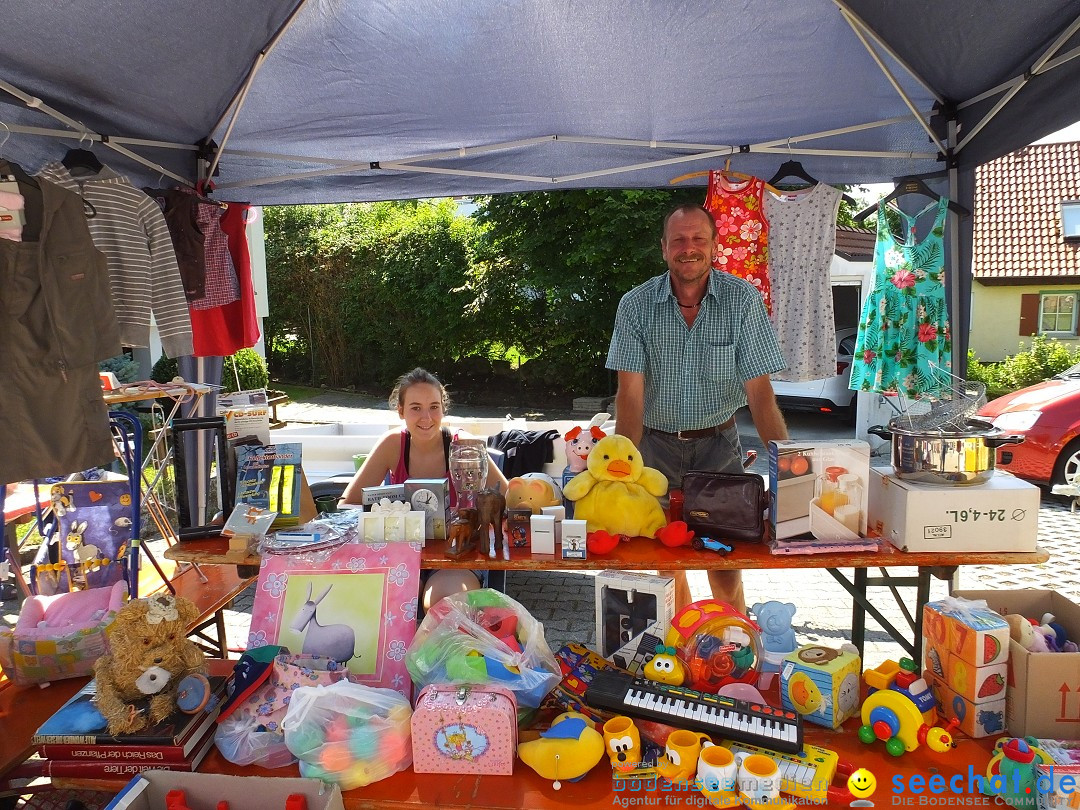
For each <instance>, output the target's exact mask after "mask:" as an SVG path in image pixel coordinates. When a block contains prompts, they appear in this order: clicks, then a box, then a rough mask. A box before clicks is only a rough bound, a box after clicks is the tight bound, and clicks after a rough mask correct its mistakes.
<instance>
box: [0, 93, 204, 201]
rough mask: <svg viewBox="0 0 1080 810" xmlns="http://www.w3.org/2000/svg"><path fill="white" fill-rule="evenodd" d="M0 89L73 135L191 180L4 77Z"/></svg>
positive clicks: (184, 181) (169, 174)
mask: <svg viewBox="0 0 1080 810" xmlns="http://www.w3.org/2000/svg"><path fill="white" fill-rule="evenodd" d="M0 90H5V91H7V92H8V93H9V94H10V95H13V96H15V98H17V99H19V101H21V102H22V103H23V104H25V105H26V106H27V107H29V108H30V109H32V110H41V111H42V112H43V113H45V114H46V115H48V116H50V117H52V118H55V119H56V120H57V121H59V122H60V123H62V124H67V125H68V126H69V127H71V129H72V130H73V131H72V133H71V134H72V136H80V135H89V136H90V137H91V138H92V137H94V136H97V138H98V140H101V142H102V143H103V144H104V145H105V146H107V147H109V148H110V149H112V150H113V151H114V152H119V153H120V154H121V155H124V156H126V157H129V158H131V159H132V160H134V161H136V162H137V163H141V164H143V165H144V166H146V167H147V168H150V169H153V170H154V171H155V172H160V173H161V174H164V175H168V176H169V177H171V178H173V179H174V180H177V181H179V182H181V183H184V184H185V185H186V184H187V183H188V182H189V181H188V180H187V178H184V177H181V176H180V175H178V174H173V173H172V172H170V171H169V170H168V169H166V168H165V167H164V166H159V165H158V164H157V163H154V161H152V160H148V159H147V158H144V157H143V156H142V155H138V154H136V153H135V152H132V151H131V150H130V149H128V148H127V147H124V146H121V145H120V144H118V143H112V142H111V141H106V140H102V138H101V135H99V134H98V133H96V132H93V131H91V130H89V129H87V128H86V127H85V126H83V125H82V123H81V122H79V121H76V120H75V119H74V118H69V117H68V116H66V115H64V114H63V113H62V112H60V111H59V110H54V109H53V108H52V107H50V106H49V105H48V104H46V103H45V102H44V101H42V100H41V99H40V98H37V97H35V96H32V95H30V94H29V93H24V92H23V91H22V90H20V89H19V88H18V87H16V86H15V85H13V84H10V83H9V82H6V81H4V80H3V79H0Z"/></svg>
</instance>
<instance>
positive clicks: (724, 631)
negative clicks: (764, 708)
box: [665, 599, 762, 694]
mask: <svg viewBox="0 0 1080 810" xmlns="http://www.w3.org/2000/svg"><path fill="white" fill-rule="evenodd" d="M665 646H668V647H674V648H675V649H676V650H677V652H678V657H679V660H680V661H682V663H683V665H684V666H685V667H686V676H687V677H686V681H685V682H684V685H686V686H689V687H690V688H691V689H696V690H698V691H699V692H711V693H713V694H715V693H716V692H717V690H719V689H720V687H722V686H725V685H727V684H731V683H756V682H757V678H758V672H759V670H760V668H761V660H762V652H761V630H760V628H759V627H758V626H757V625H756V624H755V623H754V622H752V621H751V620H750V619H748V618H747V617H746V616H745V615H743V614H742V613H740V612H739V611H737V610H735V608H733V607H732V606H731V605H729V604H727V603H726V602H720V601H717V600H715V599H704V600H702V601H700V602H694V603H692V604H690V605H687V606H686V607H685V608H683V609H682V610H680V611H679V612H678V613H677V614H676V615H675V618H674V619H672V621H671V629H670V630H668V634H667V641H666V645H665Z"/></svg>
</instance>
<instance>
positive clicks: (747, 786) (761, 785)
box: [739, 754, 780, 804]
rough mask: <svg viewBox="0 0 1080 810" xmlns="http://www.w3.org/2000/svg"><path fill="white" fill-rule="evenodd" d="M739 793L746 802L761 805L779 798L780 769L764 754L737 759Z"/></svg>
mask: <svg viewBox="0 0 1080 810" xmlns="http://www.w3.org/2000/svg"><path fill="white" fill-rule="evenodd" d="M739 792H740V793H742V794H743V797H744V799H745V800H746V801H747V802H752V803H755V804H761V803H766V802H772V801H775V800H776V799H777V798H778V797H779V796H780V768H779V766H777V764H776V760H774V759H773V758H772V757H767V756H765V755H764V754H749V755H747V756H740V757H739Z"/></svg>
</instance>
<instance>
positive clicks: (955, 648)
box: [923, 597, 1009, 667]
mask: <svg viewBox="0 0 1080 810" xmlns="http://www.w3.org/2000/svg"><path fill="white" fill-rule="evenodd" d="M923 638H924V639H925V640H926V645H927V646H928V647H930V646H933V647H934V648H935V649H937V650H939V652H947V653H948V654H949V655H954V656H956V657H957V658H959V659H961V660H963V661H966V662H967V663H968V664H970V665H972V666H975V667H985V666H989V665H997V664H1004V663H1005V662H1006V661H1008V660H1009V625H1008V624H1007V623H1006V622H1005V620H1004V619H1003V618H1002V617H1001V616H1000V615H999V614H998V613H995V612H994V611H993V610H990V609H989V608H987V607H983V606H982V605H980V604H979V603H978V602H973V601H970V600H967V599H957V598H954V597H950V598H948V599H942V600H940V601H938V602H929V603H928V604H926V605H925V606H924V607H923Z"/></svg>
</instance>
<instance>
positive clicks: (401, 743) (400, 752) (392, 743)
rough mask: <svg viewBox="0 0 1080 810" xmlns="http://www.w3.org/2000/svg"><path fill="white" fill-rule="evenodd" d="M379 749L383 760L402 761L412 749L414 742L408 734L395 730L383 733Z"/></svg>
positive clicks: (380, 757)
mask: <svg viewBox="0 0 1080 810" xmlns="http://www.w3.org/2000/svg"><path fill="white" fill-rule="evenodd" d="M378 749H379V759H380V760H382V761H383V762H400V761H401V760H403V759H404V758H405V755H406V754H407V753H409V752H410V751H411V750H412V742H411V739H410V737H409V736H408V735H406V734H400V733H398V732H397V730H393V731H390V732H388V733H385V734H383V735H381V737H380V738H379V745H378Z"/></svg>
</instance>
